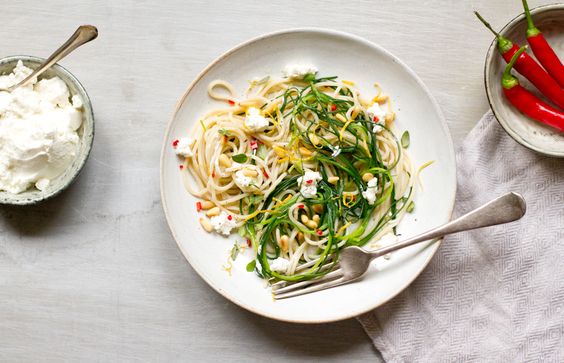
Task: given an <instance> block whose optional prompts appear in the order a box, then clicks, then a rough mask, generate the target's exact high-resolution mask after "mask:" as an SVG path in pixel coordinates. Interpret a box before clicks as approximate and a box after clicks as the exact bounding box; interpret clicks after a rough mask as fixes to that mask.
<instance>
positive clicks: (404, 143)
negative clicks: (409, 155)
mask: <svg viewBox="0 0 564 363" xmlns="http://www.w3.org/2000/svg"><path fill="white" fill-rule="evenodd" d="M409 143H410V139H409V131H404V133H403V135H401V147H403V148H404V149H407V148H408V147H409Z"/></svg>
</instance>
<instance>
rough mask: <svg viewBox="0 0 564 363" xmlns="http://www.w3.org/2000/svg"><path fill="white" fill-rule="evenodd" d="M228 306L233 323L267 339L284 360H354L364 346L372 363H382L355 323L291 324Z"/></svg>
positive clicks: (354, 321)
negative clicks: (282, 353)
mask: <svg viewBox="0 0 564 363" xmlns="http://www.w3.org/2000/svg"><path fill="white" fill-rule="evenodd" d="M228 306H229V310H231V313H230V315H231V316H232V318H233V319H234V320H240V324H245V325H247V326H248V325H250V326H252V328H254V329H250V330H253V331H254V334H258V335H261V336H262V338H263V339H268V340H269V341H270V343H271V344H272V345H275V346H276V345H278V346H279V348H280V351H284V353H285V358H288V359H290V358H292V357H295V358H297V357H299V358H300V360H302V359H303V358H304V357H310V358H311V359H315V358H324V357H326V358H330V357H332V358H333V359H335V358H336V357H346V356H347V354H348V353H350V354H351V355H352V356H355V357H356V358H358V356H359V354H358V353H360V352H359V351H362V352H364V354H366V352H367V351H368V349H367V348H366V347H367V345H368V346H370V351H371V352H372V353H373V354H374V358H375V360H374V361H377V362H380V361H382V362H383V359H382V358H381V355H380V353H379V352H378V351H377V350H376V348H374V346H373V345H372V342H371V341H370V339H369V337H368V336H367V335H366V333H365V332H364V330H363V329H362V326H361V325H360V323H359V322H358V321H356V320H355V319H348V320H343V321H339V322H334V323H325V324H295V323H286V322H281V321H277V320H272V319H269V318H265V317H262V316H259V315H256V314H253V313H251V312H249V311H247V310H245V309H243V308H241V307H239V306H237V305H235V304H233V303H231V302H229V303H228ZM353 353H355V354H353ZM351 358H352V357H351ZM333 359H331V361H333Z"/></svg>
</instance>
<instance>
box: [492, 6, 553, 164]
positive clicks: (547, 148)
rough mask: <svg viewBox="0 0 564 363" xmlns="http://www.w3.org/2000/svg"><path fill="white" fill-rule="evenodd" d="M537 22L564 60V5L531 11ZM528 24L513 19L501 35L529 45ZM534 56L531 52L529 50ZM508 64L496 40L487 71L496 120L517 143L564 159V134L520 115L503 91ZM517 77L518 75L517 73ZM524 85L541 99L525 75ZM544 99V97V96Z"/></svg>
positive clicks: (519, 19)
mask: <svg viewBox="0 0 564 363" xmlns="http://www.w3.org/2000/svg"><path fill="white" fill-rule="evenodd" d="M531 14H532V16H533V20H534V22H535V25H536V26H537V28H539V29H540V30H541V31H542V32H543V34H544V36H545V37H546V39H547V40H548V42H549V43H550V45H551V46H552V48H553V49H554V51H555V52H556V54H558V56H559V57H560V59H564V22H563V21H562V20H563V19H564V4H554V5H545V6H540V7H537V8H535V9H532V10H531ZM526 30H527V23H526V21H525V15H524V14H521V15H519V16H518V17H516V18H515V19H513V20H511V21H510V22H509V24H507V25H506V26H505V27H504V28H503V29H502V30H501V32H500V33H501V35H503V36H504V37H507V38H508V39H510V40H511V41H513V42H515V43H516V44H519V45H525V44H527V39H526ZM528 52H529V54H531V55H532V52H531V50H530V49H529V50H528ZM504 68H505V61H504V60H503V59H502V58H501V55H500V54H499V52H498V50H497V42H496V41H495V40H494V41H493V42H492V45H491V46H490V49H489V51H488V55H487V56H486V65H485V70H484V75H485V83H486V93H487V95H488V100H489V102H490V105H491V108H492V110H493V112H494V114H495V117H496V118H497V120H498V121H499V123H500V124H501V126H503V128H504V129H505V131H507V133H508V134H509V135H510V136H511V137H512V138H514V139H515V140H516V141H517V142H519V143H520V144H522V145H524V146H525V147H528V148H529V149H531V150H534V151H536V152H539V153H541V154H544V155H548V156H553V157H560V158H563V157H564V133H562V132H559V131H557V130H555V129H553V128H550V127H548V126H545V125H543V124H541V123H539V122H537V121H535V120H533V119H530V118H528V117H527V116H525V115H523V114H522V113H520V112H519V111H518V110H517V109H516V108H515V107H513V105H511V104H510V103H509V101H508V100H507V99H506V98H505V97H504V95H503V91H502V88H501V75H502V73H503V69H504ZM514 73H515V74H516V75H518V74H517V72H514ZM518 78H519V81H520V82H521V84H522V85H523V86H525V87H526V88H527V89H529V90H530V91H532V92H535V93H536V94H538V95H539V96H540V94H539V93H538V91H537V90H536V88H535V87H534V86H533V85H531V83H530V82H529V81H527V80H526V79H525V78H524V77H523V76H521V75H518ZM541 97H542V96H541Z"/></svg>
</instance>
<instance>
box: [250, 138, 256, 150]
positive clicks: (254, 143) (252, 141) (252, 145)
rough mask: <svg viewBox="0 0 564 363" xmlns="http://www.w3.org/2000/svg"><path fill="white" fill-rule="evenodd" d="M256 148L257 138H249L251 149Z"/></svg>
mask: <svg viewBox="0 0 564 363" xmlns="http://www.w3.org/2000/svg"><path fill="white" fill-rule="evenodd" d="M256 149H258V142H257V140H251V150H256Z"/></svg>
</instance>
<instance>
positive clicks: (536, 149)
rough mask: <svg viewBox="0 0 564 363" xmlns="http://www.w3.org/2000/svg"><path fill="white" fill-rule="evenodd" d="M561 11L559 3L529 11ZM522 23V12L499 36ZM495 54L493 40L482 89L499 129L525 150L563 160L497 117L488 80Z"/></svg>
mask: <svg viewBox="0 0 564 363" xmlns="http://www.w3.org/2000/svg"><path fill="white" fill-rule="evenodd" d="M562 9H564V4H560V3H554V4H545V5H540V6H537V7H535V8H533V9H531V15H535V14H536V13H539V12H541V13H542V12H547V11H551V10H562ZM522 21H525V13H524V12H523V13H520V14H518V15H517V16H515V17H514V18H512V19H511V20H510V21H509V22H507V24H505V25H504V26H503V28H501V30H500V31H499V34H501V35H505V34H506V33H507V31H509V30H510V29H512V28H514V27H515V26H517V25H518V24H519V23H520V22H522ZM497 53H498V52H497V40H496V39H495V38H494V40H493V41H492V42H491V44H490V46H489V47H488V51H487V52H486V60H485V62H484V87H485V89H486V97H487V99H488V104H489V106H490V109H491V110H492V113H493V115H494V116H495V119H496V120H497V122H498V123H499V124H500V125H501V127H502V128H503V129H504V130H505V132H506V133H507V134H508V135H509V136H511V138H513V140H515V141H517V142H518V143H519V144H521V145H522V146H524V147H526V148H527V149H529V150H531V151H534V152H536V153H538V154H541V155H545V156H550V157H554V158H564V150H563V151H561V152H558V151H554V152H553V151H547V150H544V149H542V148H541V147H537V146H535V145H534V144H532V143H530V142H529V141H527V140H526V139H525V138H524V137H523V136H521V135H520V134H519V133H517V132H516V131H514V130H513V129H512V128H511V127H510V126H509V122H507V121H506V120H505V118H503V117H501V116H498V114H499V113H500V112H499V111H498V110H499V108H500V107H498V106H497V105H496V102H494V101H493V100H494V97H493V90H492V85H491V83H490V80H489V75H490V73H491V72H492V63H493V61H494V57H495V55H496V54H497ZM523 117H526V116H523Z"/></svg>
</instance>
